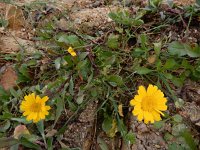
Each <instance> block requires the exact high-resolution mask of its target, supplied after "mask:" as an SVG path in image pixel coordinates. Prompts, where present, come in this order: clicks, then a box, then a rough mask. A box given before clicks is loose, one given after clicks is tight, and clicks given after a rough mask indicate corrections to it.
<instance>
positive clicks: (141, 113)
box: [137, 111, 144, 121]
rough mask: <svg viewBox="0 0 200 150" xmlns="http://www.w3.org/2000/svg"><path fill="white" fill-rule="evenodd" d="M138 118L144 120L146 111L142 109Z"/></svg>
mask: <svg viewBox="0 0 200 150" xmlns="http://www.w3.org/2000/svg"><path fill="white" fill-rule="evenodd" d="M137 118H138V120H139V121H142V120H143V118H144V113H143V111H141V112H140V113H139V115H138V117H137Z"/></svg>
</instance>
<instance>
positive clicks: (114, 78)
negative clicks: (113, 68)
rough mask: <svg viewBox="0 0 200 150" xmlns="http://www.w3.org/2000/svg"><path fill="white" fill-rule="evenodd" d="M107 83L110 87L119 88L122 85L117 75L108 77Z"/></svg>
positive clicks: (120, 78)
mask: <svg viewBox="0 0 200 150" xmlns="http://www.w3.org/2000/svg"><path fill="white" fill-rule="evenodd" d="M107 81H108V82H109V83H110V84H111V85H112V86H117V85H118V86H121V85H123V84H124V82H123V80H122V77H120V76H119V75H110V76H107Z"/></svg>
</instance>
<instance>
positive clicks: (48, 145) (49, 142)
mask: <svg viewBox="0 0 200 150" xmlns="http://www.w3.org/2000/svg"><path fill="white" fill-rule="evenodd" d="M52 144H53V137H49V138H48V140H47V149H48V150H53V145H52Z"/></svg>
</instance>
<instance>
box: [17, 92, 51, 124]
mask: <svg viewBox="0 0 200 150" xmlns="http://www.w3.org/2000/svg"><path fill="white" fill-rule="evenodd" d="M47 100H48V97H47V96H45V97H43V98H42V99H41V98H40V96H38V95H35V93H32V94H29V95H26V96H25V97H24V100H23V101H22V103H21V105H20V110H21V111H22V112H23V116H26V119H27V120H28V121H30V120H32V121H33V122H34V123H36V122H38V121H40V120H42V119H45V116H46V115H48V114H49V112H48V110H49V109H50V108H51V107H50V106H46V105H45V102H46V101H47Z"/></svg>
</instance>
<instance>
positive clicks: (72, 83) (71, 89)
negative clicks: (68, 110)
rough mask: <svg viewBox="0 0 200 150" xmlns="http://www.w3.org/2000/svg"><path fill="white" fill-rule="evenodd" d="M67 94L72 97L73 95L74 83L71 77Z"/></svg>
mask: <svg viewBox="0 0 200 150" xmlns="http://www.w3.org/2000/svg"><path fill="white" fill-rule="evenodd" d="M69 93H70V94H71V95H72V96H73V95H74V81H73V77H72V76H71V79H70V81H69Z"/></svg>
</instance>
